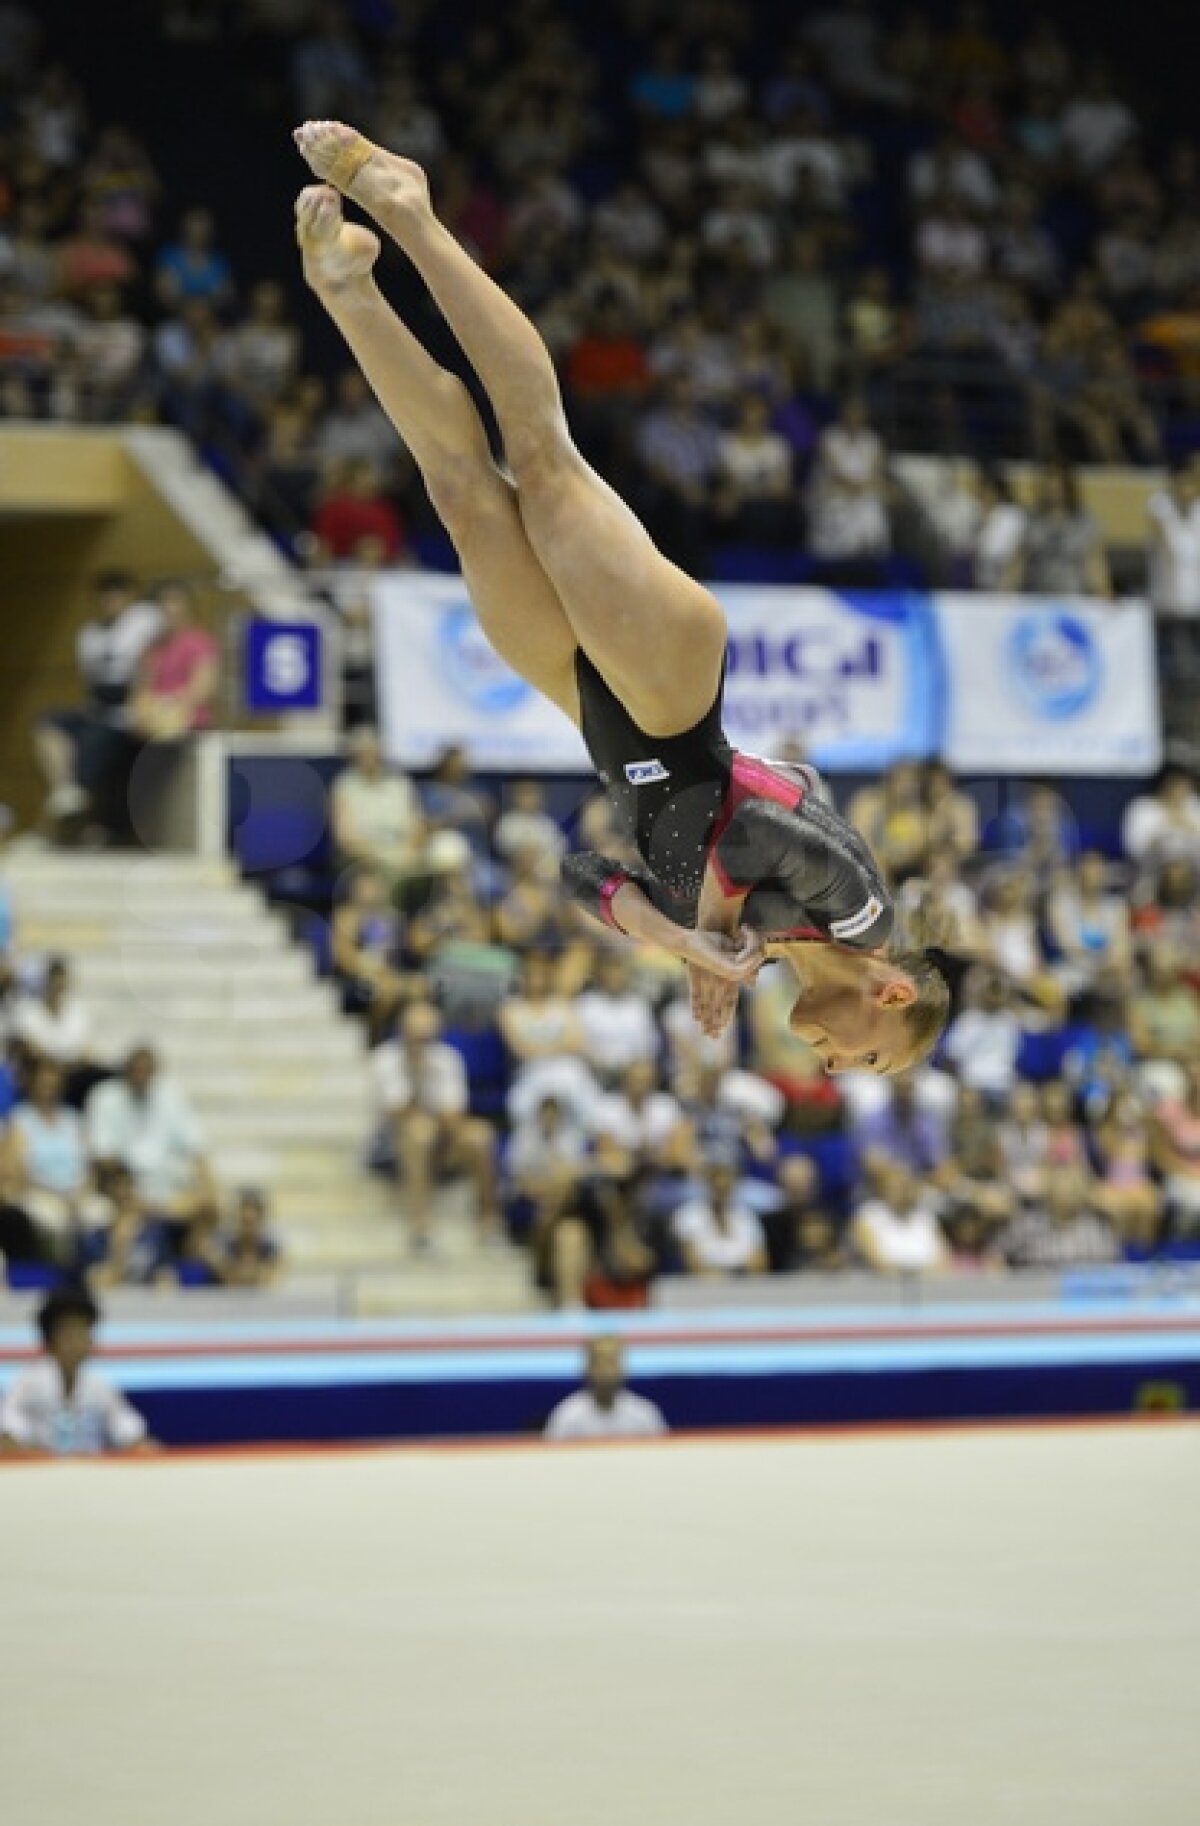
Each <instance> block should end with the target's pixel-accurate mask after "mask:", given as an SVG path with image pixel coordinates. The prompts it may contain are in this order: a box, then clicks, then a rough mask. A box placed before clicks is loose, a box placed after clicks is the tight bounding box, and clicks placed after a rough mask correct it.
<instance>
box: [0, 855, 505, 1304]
mask: <svg viewBox="0 0 1200 1826" xmlns="http://www.w3.org/2000/svg"><path fill="white" fill-rule="evenodd" d="M4 873H5V879H6V882H7V884H8V886H9V887H10V889H11V892H12V895H13V899H14V902H15V905H16V908H17V920H18V935H19V941H20V947H21V951H22V953H23V955H25V956H30V955H37V954H42V955H52V954H55V953H60V952H61V953H63V954H64V955H66V956H67V957H69V958H70V960H71V963H72V967H73V970H74V973H75V977H76V982H77V987H78V991H79V994H80V996H81V999H82V1000H83V1001H84V1003H85V1005H86V1006H87V1008H88V1010H89V1012H90V1014H91V1016H92V1022H93V1034H94V1049H95V1052H96V1054H97V1056H98V1057H99V1058H100V1059H102V1060H105V1061H109V1060H113V1061H115V1060H118V1059H119V1058H120V1057H121V1056H122V1055H123V1053H124V1052H125V1051H126V1050H127V1049H128V1048H129V1047H130V1046H132V1045H133V1044H135V1043H136V1042H139V1041H145V1042H148V1043H150V1044H152V1045H153V1046H154V1047H155V1048H156V1050H157V1051H158V1052H159V1053H160V1055H161V1057H162V1059H163V1062H164V1065H165V1068H166V1069H167V1070H168V1071H169V1072H170V1073H171V1075H172V1076H173V1077H174V1078H175V1079H176V1080H177V1081H178V1082H179V1084H180V1085H181V1086H182V1087H183V1088H184V1090H185V1091H186V1092H187V1094H188V1097H189V1098H190V1100H191V1102H192V1104H193V1107H194V1108H195V1110H196V1112H197V1114H198V1115H199V1117H200V1118H201V1121H202V1123H203V1127H204V1132H205V1137H206V1142H207V1145H208V1150H209V1154H210V1158H211V1160H212V1164H213V1167H214V1170H215V1172H216V1174H217V1176H218V1179H219V1180H220V1182H221V1184H222V1186H223V1187H225V1188H227V1189H229V1190H230V1191H232V1190H233V1189H235V1188H237V1187H239V1186H243V1185H246V1186H249V1185H253V1186H259V1187H262V1188H263V1189H264V1190H265V1191H266V1192H267V1194H268V1196H269V1198H270V1201H271V1207H272V1212H273V1221H274V1223H275V1226H276V1228H277V1230H278V1232H279V1234H280V1236H281V1239H282V1241H283V1244H284V1247H285V1250H286V1255H287V1259H288V1264H289V1269H290V1270H291V1274H290V1277H289V1283H290V1284H292V1285H295V1284H297V1283H298V1282H302V1281H303V1279H304V1277H305V1276H306V1275H309V1276H313V1277H316V1276H322V1277H324V1278H326V1279H328V1277H329V1276H330V1275H331V1274H332V1275H336V1276H337V1277H339V1279H341V1280H342V1281H343V1283H344V1285H345V1295H344V1297H343V1299H342V1302H341V1304H342V1306H343V1309H344V1310H352V1311H361V1312H363V1313H374V1314H382V1313H389V1312H391V1313H398V1314H405V1313H412V1314H414V1315H420V1314H437V1313H449V1314H456V1313H472V1312H484V1311H486V1312H505V1311H508V1312H519V1311H524V1310H527V1309H529V1308H530V1307H531V1306H533V1305H534V1304H535V1301H534V1298H533V1295H532V1293H531V1291H530V1288H529V1273H528V1266H527V1264H526V1262H525V1260H524V1258H523V1257H522V1256H520V1255H518V1254H517V1253H516V1252H513V1251H509V1250H508V1249H502V1250H498V1251H490V1250H489V1251H484V1250H481V1249H480V1247H479V1245H478V1243H477V1241H476V1238H475V1234H474V1226H473V1224H472V1222H471V1220H470V1218H469V1216H468V1213H467V1211H466V1209H465V1206H464V1204H463V1202H462V1198H461V1196H460V1195H458V1194H457V1193H456V1192H455V1191H453V1190H451V1191H447V1192H446V1193H444V1194H443V1195H442V1196H441V1198H440V1203H439V1211H438V1213H437V1223H436V1225H435V1232H436V1235H435V1248H434V1250H433V1252H432V1253H431V1255H430V1256H428V1257H425V1256H414V1255H412V1254H411V1253H410V1252H409V1248H408V1244H407V1239H406V1234H405V1226H404V1225H403V1224H402V1223H401V1221H400V1219H399V1217H398V1215H397V1194H396V1192H395V1190H394V1188H393V1187H391V1186H390V1185H388V1184H386V1183H385V1182H383V1181H381V1180H379V1179H378V1178H376V1177H374V1176H373V1175H371V1174H369V1173H368V1172H367V1171H366V1169H365V1167H364V1165H363V1160H362V1157H363V1151H364V1146H365V1143H366V1140H367V1137H368V1133H369V1129H370V1124H371V1098H370V1087H369V1078H368V1067H367V1057H366V1053H365V1049H364V1046H363V1039H362V1030H361V1028H360V1027H359V1026H358V1025H357V1024H356V1023H355V1022H353V1021H352V1020H350V1019H349V1018H348V1017H346V1016H345V1015H343V1014H342V1013H341V1011H340V1008H339V1006H338V1003H337V998H336V993H335V990H334V988H333V986H332V985H331V984H330V983H328V982H322V981H321V980H320V979H319V978H318V977H317V976H316V975H315V974H314V971H313V967H312V962H311V955H310V953H309V951H308V950H307V948H306V947H303V946H301V945H300V944H298V943H296V942H294V941H293V940H292V938H291V936H290V934H289V932H288V929H287V925H286V922H285V920H284V918H283V916H282V915H281V914H279V913H274V912H272V911H271V910H270V909H269V908H268V907H267V905H266V902H265V901H264V900H263V898H262V896H261V895H260V894H259V893H258V891H257V890H256V889H255V888H253V887H251V886H248V885H247V884H245V883H243V882H242V881H240V880H239V879H238V877H237V875H236V872H235V870H234V869H233V867H232V865H231V864H229V863H228V862H225V861H220V860H218V861H212V860H206V859H201V858H197V857H192V856H165V855H153V856H148V855H137V854H124V853H122V854H116V853H108V854H65V853H62V852H57V851H45V850H40V849H33V848H29V849H24V848H22V849H16V850H12V851H10V852H9V854H8V856H7V858H6V861H5V870H4Z"/></svg>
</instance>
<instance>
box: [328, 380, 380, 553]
mask: <svg viewBox="0 0 1200 1826" xmlns="http://www.w3.org/2000/svg"><path fill="white" fill-rule="evenodd" d="M316 454H317V456H318V457H319V458H320V460H321V462H322V463H324V464H325V465H327V466H328V467H329V468H333V467H334V466H335V465H338V464H346V463H367V464H369V465H370V466H371V468H372V469H373V470H374V471H375V473H376V474H377V475H382V476H389V475H390V474H392V473H394V472H395V470H396V467H397V460H398V456H399V455H400V454H401V452H400V450H399V439H398V435H397V432H396V428H395V426H394V425H393V424H392V421H391V420H390V419H389V418H388V416H387V414H386V413H385V411H384V410H383V407H382V406H381V405H380V404H379V401H378V400H377V399H376V398H375V395H374V394H373V393H372V392H371V389H370V387H369V386H368V385H367V381H366V378H365V376H364V375H363V374H361V373H360V372H359V370H358V369H357V368H346V369H344V370H343V371H342V373H340V374H339V375H338V377H337V381H336V383H335V386H334V394H333V404H332V405H331V406H330V407H329V408H328V410H327V411H325V412H324V413H322V415H321V422H320V424H319V426H318V427H317V432H316ZM381 551H382V556H383V558H384V560H385V562H386V560H387V546H386V543H384V544H383V545H382V547H381Z"/></svg>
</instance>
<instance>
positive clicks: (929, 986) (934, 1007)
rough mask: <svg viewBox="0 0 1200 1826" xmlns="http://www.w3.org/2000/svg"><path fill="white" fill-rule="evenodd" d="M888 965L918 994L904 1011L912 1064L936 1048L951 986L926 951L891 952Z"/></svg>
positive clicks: (948, 1016)
mask: <svg viewBox="0 0 1200 1826" xmlns="http://www.w3.org/2000/svg"><path fill="white" fill-rule="evenodd" d="M888 962H889V964H892V965H893V966H894V967H895V968H896V969H897V970H903V972H904V974H905V976H907V977H908V978H910V980H911V982H912V985H913V987H914V989H915V990H916V992H917V999H916V1001H915V1002H913V1003H911V1004H910V1006H909V1007H908V1008H906V1009H905V1010H904V1021H905V1026H906V1027H907V1030H908V1036H909V1039H910V1040H911V1041H912V1045H913V1059H912V1063H914V1064H915V1063H916V1061H917V1060H918V1059H923V1058H924V1057H925V1054H926V1053H928V1052H931V1051H932V1050H933V1048H934V1047H935V1046H936V1045H937V1042H938V1040H939V1039H940V1038H941V1033H942V1029H943V1027H945V1025H946V1022H947V1021H948V1020H949V1018H950V985H949V983H947V981H946V979H945V977H944V976H943V975H942V973H941V971H940V970H939V969H938V967H937V964H936V963H935V962H934V960H933V958H932V957H931V956H930V955H929V953H928V952H927V951H892V952H890V953H889V955H888Z"/></svg>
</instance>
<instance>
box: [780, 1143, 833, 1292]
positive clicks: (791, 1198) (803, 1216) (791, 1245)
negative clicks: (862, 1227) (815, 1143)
mask: <svg viewBox="0 0 1200 1826" xmlns="http://www.w3.org/2000/svg"><path fill="white" fill-rule="evenodd" d="M778 1179H779V1199H780V1202H779V1203H778V1205H777V1206H775V1207H774V1208H773V1209H771V1210H767V1211H764V1212H763V1214H762V1216H763V1227H764V1229H765V1231H766V1234H767V1254H768V1256H769V1258H770V1266H771V1268H772V1270H773V1271H774V1272H775V1273H778V1274H797V1273H803V1274H841V1273H842V1272H843V1270H844V1269H846V1268H848V1267H849V1266H850V1256H849V1252H848V1250H847V1248H846V1244H845V1239H844V1237H843V1235H842V1230H841V1227H840V1226H839V1225H838V1224H837V1223H836V1222H835V1221H834V1219H833V1217H832V1216H831V1215H830V1213H829V1212H828V1211H827V1210H826V1209H825V1208H824V1206H823V1205H822V1203H821V1200H820V1192H819V1181H820V1175H819V1174H818V1172H817V1169H816V1166H815V1165H814V1163H813V1162H812V1161H811V1160H810V1159H809V1158H808V1156H807V1155H806V1154H789V1155H788V1156H787V1157H786V1158H785V1159H783V1160H781V1161H780V1163H779V1175H778Z"/></svg>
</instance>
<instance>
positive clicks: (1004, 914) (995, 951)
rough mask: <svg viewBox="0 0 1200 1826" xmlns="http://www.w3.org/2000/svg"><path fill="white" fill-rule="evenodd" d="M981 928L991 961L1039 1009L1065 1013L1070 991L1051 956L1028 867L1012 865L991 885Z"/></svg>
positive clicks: (983, 909) (981, 919)
mask: <svg viewBox="0 0 1200 1826" xmlns="http://www.w3.org/2000/svg"><path fill="white" fill-rule="evenodd" d="M980 927H981V930H982V934H983V946H984V959H985V961H986V962H988V963H990V964H993V965H994V966H995V968H996V969H997V970H999V971H1001V972H1002V973H1003V975H1004V976H1005V977H1006V979H1007V980H1008V982H1009V984H1010V985H1011V986H1012V987H1013V988H1015V989H1016V990H1017V991H1018V993H1019V994H1020V995H1022V996H1024V997H1025V998H1026V999H1027V1001H1029V1002H1031V1003H1032V1004H1033V1005H1034V1006H1035V1007H1036V1008H1041V1009H1045V1010H1047V1011H1049V1012H1050V1013H1052V1014H1056V1015H1057V1014H1060V1013H1061V1012H1062V1011H1063V1008H1064V1006H1065V996H1064V992H1063V987H1062V984H1061V983H1060V982H1058V981H1057V979H1056V978H1055V977H1054V975H1053V974H1052V973H1051V970H1050V966H1049V964H1048V962H1047V959H1046V955H1045V950H1044V948H1043V945H1042V939H1041V931H1040V928H1039V924H1038V918H1037V913H1036V908H1035V892H1034V879H1033V876H1032V875H1031V874H1030V873H1029V871H1028V870H1025V869H1010V870H1007V871H1006V872H1005V873H1003V874H1001V875H997V876H996V877H995V878H994V879H993V880H992V882H991V884H990V885H989V886H988V887H987V888H985V890H984V895H983V904H982V906H981V909H980Z"/></svg>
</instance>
